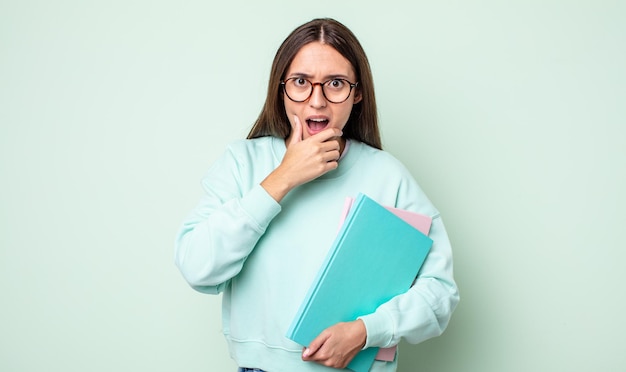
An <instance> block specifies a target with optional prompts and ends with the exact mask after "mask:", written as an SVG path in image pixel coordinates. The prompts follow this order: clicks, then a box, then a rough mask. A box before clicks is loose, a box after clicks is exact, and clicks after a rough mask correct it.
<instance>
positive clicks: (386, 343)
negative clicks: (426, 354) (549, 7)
mask: <svg viewBox="0 0 626 372" xmlns="http://www.w3.org/2000/svg"><path fill="white" fill-rule="evenodd" d="M404 180H405V181H404V182H403V183H402V186H401V187H400V190H399V192H398V198H399V199H398V203H397V205H396V206H397V207H398V208H403V209H407V210H414V211H416V212H418V213H425V214H427V215H430V216H431V217H432V218H433V220H432V224H431V228H430V233H429V237H430V238H431V239H432V240H433V245H432V247H431V249H430V252H429V254H428V256H427V258H426V260H425V261H424V264H423V265H422V268H421V269H420V271H419V272H418V275H417V277H416V279H415V281H414V282H413V285H412V286H411V288H410V289H409V290H408V291H407V292H406V293H404V294H401V295H398V296H396V297H394V298H392V299H391V300H389V301H388V302H386V303H384V304H382V305H380V306H379V307H378V309H377V310H376V311H375V312H374V313H372V314H368V315H365V316H363V317H361V318H360V319H362V320H363V322H364V323H365V327H366V329H367V341H366V345H365V347H366V348H367V347H371V346H378V347H391V346H393V345H396V344H398V343H399V342H400V339H401V338H403V339H405V340H406V341H407V342H409V343H413V344H417V343H420V342H422V341H425V340H428V339H430V338H432V337H436V336H439V335H441V334H442V333H443V331H444V330H445V329H446V327H447V326H448V323H449V321H450V318H451V316H452V312H453V311H454V309H455V308H456V306H457V304H458V302H459V292H458V288H457V285H456V283H455V281H454V276H453V265H452V248H451V245H450V240H449V238H448V234H447V232H446V229H445V226H444V224H443V221H442V219H441V216H440V215H439V212H438V211H437V210H436V209H435V207H434V206H433V205H432V204H431V202H430V201H429V200H428V198H427V196H426V195H425V194H424V193H423V191H422V190H421V188H420V187H419V186H418V185H417V183H416V182H415V180H414V179H413V178H412V177H411V176H410V175H408V172H407V173H405V177H404Z"/></svg>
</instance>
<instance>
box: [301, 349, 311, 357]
mask: <svg viewBox="0 0 626 372" xmlns="http://www.w3.org/2000/svg"><path fill="white" fill-rule="evenodd" d="M310 353H311V351H310V350H309V348H308V347H307V348H306V349H304V352H303V353H302V356H303V357H305V358H306V357H308V356H309V354H310Z"/></svg>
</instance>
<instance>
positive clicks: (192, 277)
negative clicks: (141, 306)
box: [175, 137, 459, 372]
mask: <svg viewBox="0 0 626 372" xmlns="http://www.w3.org/2000/svg"><path fill="white" fill-rule="evenodd" d="M285 151H286V147H285V142H284V140H283V139H279V138H275V137H262V138H257V139H253V140H241V141H237V142H234V143H232V144H231V145H230V146H229V147H228V149H227V151H226V152H225V154H224V155H223V156H222V157H221V158H220V159H218V160H217V161H216V162H215V163H214V164H213V166H212V167H210V169H209V171H208V173H207V175H206V176H205V178H204V179H203V182H202V185H203V187H204V191H205V194H204V196H203V197H202V199H201V200H200V203H199V204H198V206H197V207H196V208H195V210H194V211H193V212H192V213H191V215H190V216H189V217H188V218H187V219H186V220H185V221H184V223H183V225H182V227H181V229H180V231H179V233H178V236H177V238H176V250H175V262H176V264H177V266H178V268H179V269H180V271H181V273H182V275H183V276H184V278H185V279H186V280H187V282H188V283H189V284H190V285H191V286H192V287H193V288H194V289H196V290H198V291H200V292H203V293H209V294H218V293H223V298H222V322H223V332H224V336H225V337H226V340H227V342H228V345H229V350H230V354H231V357H232V358H233V359H234V360H235V361H236V362H237V364H238V365H239V366H241V367H254V368H261V369H263V370H265V371H269V372H281V371H287V372H293V371H298V372H309V371H310V372H322V371H337V370H336V369H331V368H328V367H324V366H321V365H319V364H317V363H314V362H303V361H302V360H301V353H302V345H298V344H296V343H294V342H293V341H291V340H289V339H287V338H286V337H285V333H286V331H287V329H288V328H289V325H290V323H291V321H292V319H293V317H294V315H295V314H296V312H297V311H298V308H299V306H300V303H301V302H302V299H303V298H304V296H305V295H306V293H307V291H308V289H309V286H310V285H311V282H312V281H313V279H314V278H315V276H316V274H317V271H318V269H319V267H320V265H321V263H322V262H323V261H324V258H325V256H326V253H327V252H328V249H329V247H330V246H331V244H332V242H333V239H334V237H335V235H336V233H337V231H338V227H339V223H340V222H339V221H340V216H341V211H342V208H343V205H344V201H345V198H346V197H355V196H356V195H357V194H358V193H359V192H362V193H364V194H366V195H368V196H369V197H371V198H372V199H374V200H376V201H377V202H379V203H380V204H383V205H386V206H392V207H396V208H402V209H407V210H411V211H415V212H418V213H422V214H426V215H429V216H431V217H432V218H433V223H432V227H431V230H430V235H429V236H430V237H431V238H432V239H433V241H434V244H433V247H432V249H431V251H430V253H429V255H428V257H427V259H426V262H425V263H424V265H423V267H422V269H421V271H420V273H419V277H418V278H417V280H416V281H415V283H414V285H413V286H412V287H411V289H410V290H409V291H408V292H407V293H405V294H402V295H399V296H396V297H395V298H393V299H391V300H390V301H389V302H387V303H385V304H383V305H381V306H380V307H379V308H378V309H377V310H376V312H374V313H372V314H369V315H365V316H363V317H361V319H362V320H363V322H364V323H365V327H366V329H367V343H366V345H365V347H370V346H378V347H390V346H393V345H396V344H397V343H398V342H399V341H400V339H401V338H404V339H405V340H406V341H408V342H410V343H418V342H421V341H424V340H427V339H429V338H431V337H434V336H438V335H440V334H441V333H442V332H443V331H444V329H445V328H446V326H447V325H448V322H449V320H450V316H451V315H452V312H453V311H454V308H455V307H456V305H457V303H458V301H459V295H458V291H457V286H456V284H455V282H454V278H453V272H452V252H451V248H450V242H449V240H448V236H447V233H446V231H445V228H444V225H443V222H442V221H441V218H440V216H439V213H438V211H437V210H436V209H435V208H434V206H433V205H432V204H431V202H430V201H429V200H428V198H427V197H426V195H424V193H423V192H422V190H421V189H420V187H419V186H418V185H417V183H416V182H415V180H414V179H413V177H412V176H411V175H410V174H409V172H408V171H407V170H406V168H405V167H404V166H403V165H402V164H401V163H400V162H399V161H398V160H396V159H395V158H394V157H393V156H391V155H390V154H389V153H387V152H384V151H380V150H377V149H374V148H372V147H370V146H367V145H365V144H363V143H360V142H357V141H351V142H350V146H349V147H348V149H347V151H345V152H344V156H343V157H342V158H341V160H340V161H339V167H338V168H337V169H335V170H333V171H331V172H329V173H326V174H324V175H323V176H321V177H319V178H317V179H315V180H313V181H311V182H309V183H306V184H304V185H301V186H299V187H297V188H295V189H293V190H292V191H291V192H290V193H289V194H288V195H287V196H286V197H285V198H284V199H283V200H282V201H281V203H280V204H279V203H277V202H276V201H275V200H274V199H273V198H272V197H271V196H270V195H269V194H268V193H267V192H266V191H265V190H264V189H263V188H262V187H261V186H260V183H261V181H263V179H265V177H266V176H267V175H268V174H269V173H270V172H272V171H273V170H274V169H275V168H276V167H277V166H278V165H279V164H280V162H281V160H282V158H283V156H284V154H285ZM389 249H392V247H389ZM396 365H397V360H396V361H394V362H382V361H376V362H375V363H374V366H373V367H372V371H387V372H388V371H395V370H396Z"/></svg>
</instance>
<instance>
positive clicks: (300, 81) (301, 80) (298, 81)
mask: <svg viewBox="0 0 626 372" xmlns="http://www.w3.org/2000/svg"><path fill="white" fill-rule="evenodd" d="M292 82H293V85H295V86H297V87H305V86H307V85H308V84H309V82H308V81H307V80H306V79H304V78H294V79H293V80H292Z"/></svg>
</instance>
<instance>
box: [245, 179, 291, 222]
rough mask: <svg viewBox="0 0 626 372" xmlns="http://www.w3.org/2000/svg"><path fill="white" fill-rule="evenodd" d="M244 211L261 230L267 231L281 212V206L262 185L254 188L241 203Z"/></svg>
mask: <svg viewBox="0 0 626 372" xmlns="http://www.w3.org/2000/svg"><path fill="white" fill-rule="evenodd" d="M239 205H240V206H241V209H243V210H244V211H245V212H246V213H247V214H248V215H249V216H250V217H251V218H252V220H253V221H254V222H256V223H257V225H258V227H259V228H260V229H261V230H265V229H266V228H267V226H268V225H269V224H270V222H271V221H272V219H273V218H274V217H276V215H277V214H278V213H280V211H281V207H280V204H278V203H277V202H276V200H274V198H272V197H271V196H270V194H268V193H267V191H265V189H264V188H263V187H262V186H261V185H256V186H254V187H253V188H252V189H251V190H250V191H249V192H248V193H247V194H246V195H244V197H243V198H241V200H240V201H239Z"/></svg>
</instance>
